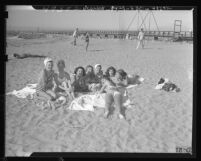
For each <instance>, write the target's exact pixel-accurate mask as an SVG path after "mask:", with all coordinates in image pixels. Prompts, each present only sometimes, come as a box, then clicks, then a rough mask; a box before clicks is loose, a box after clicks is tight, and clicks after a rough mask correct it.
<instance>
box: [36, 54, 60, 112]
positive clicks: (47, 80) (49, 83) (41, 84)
mask: <svg viewBox="0 0 201 161" xmlns="http://www.w3.org/2000/svg"><path fill="white" fill-rule="evenodd" d="M44 65H45V67H44V69H43V70H42V72H41V74H40V77H39V81H38V83H37V88H36V91H37V95H38V96H39V97H43V98H44V99H45V100H47V101H48V104H49V106H50V107H52V108H53V109H55V106H54V104H53V103H52V101H55V100H56V94H55V92H54V88H55V86H54V83H53V80H54V79H55V73H54V70H53V60H52V59H51V58H46V59H45V60H44Z"/></svg>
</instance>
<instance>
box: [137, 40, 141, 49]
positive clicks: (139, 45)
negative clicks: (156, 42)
mask: <svg viewBox="0 0 201 161" xmlns="http://www.w3.org/2000/svg"><path fill="white" fill-rule="evenodd" d="M140 44H141V42H140V40H138V44H137V47H136V49H138V48H139V46H140Z"/></svg>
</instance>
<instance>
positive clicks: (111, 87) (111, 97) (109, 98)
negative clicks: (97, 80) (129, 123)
mask: <svg viewBox="0 0 201 161" xmlns="http://www.w3.org/2000/svg"><path fill="white" fill-rule="evenodd" d="M103 91H105V92H106V95H105V113H104V116H105V117H106V118H108V117H109V116H110V115H111V108H112V104H113V103H115V105H116V107H117V108H118V110H119V118H120V119H122V118H126V116H125V110H124V107H123V94H122V93H121V92H120V91H119V89H118V87H117V86H116V84H115V83H114V82H113V81H111V80H110V79H109V78H108V77H107V76H103V78H102V88H101V90H100V93H102V92H103Z"/></svg>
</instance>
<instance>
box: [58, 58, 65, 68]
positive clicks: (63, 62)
mask: <svg viewBox="0 0 201 161" xmlns="http://www.w3.org/2000/svg"><path fill="white" fill-rule="evenodd" d="M60 63H61V64H63V66H64V67H65V61H64V60H62V59H61V60H59V61H58V62H57V66H59V64H60Z"/></svg>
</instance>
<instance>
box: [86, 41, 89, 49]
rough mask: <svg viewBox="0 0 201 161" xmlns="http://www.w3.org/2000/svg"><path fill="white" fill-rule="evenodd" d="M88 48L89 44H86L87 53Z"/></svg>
mask: <svg viewBox="0 0 201 161" xmlns="http://www.w3.org/2000/svg"><path fill="white" fill-rule="evenodd" d="M88 46H89V42H87V45H86V51H87V49H88Z"/></svg>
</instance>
